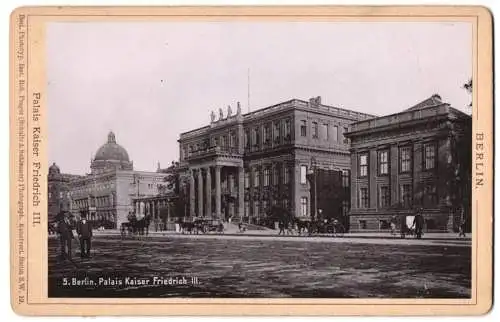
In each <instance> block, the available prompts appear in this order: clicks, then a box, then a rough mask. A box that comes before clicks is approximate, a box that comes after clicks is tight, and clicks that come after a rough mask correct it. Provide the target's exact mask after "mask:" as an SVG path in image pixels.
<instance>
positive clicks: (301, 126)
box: [300, 121, 307, 136]
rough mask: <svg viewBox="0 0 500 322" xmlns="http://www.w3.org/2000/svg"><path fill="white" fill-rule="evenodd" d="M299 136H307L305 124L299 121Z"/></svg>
mask: <svg viewBox="0 0 500 322" xmlns="http://www.w3.org/2000/svg"><path fill="white" fill-rule="evenodd" d="M300 136H307V122H306V121H300Z"/></svg>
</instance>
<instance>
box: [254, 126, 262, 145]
mask: <svg viewBox="0 0 500 322" xmlns="http://www.w3.org/2000/svg"><path fill="white" fill-rule="evenodd" d="M259 144H260V135H259V128H257V127H256V128H255V129H253V146H254V147H257V146H259Z"/></svg>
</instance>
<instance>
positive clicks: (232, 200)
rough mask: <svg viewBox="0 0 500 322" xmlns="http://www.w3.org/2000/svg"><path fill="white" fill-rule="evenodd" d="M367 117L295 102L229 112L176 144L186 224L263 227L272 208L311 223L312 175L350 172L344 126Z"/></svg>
mask: <svg viewBox="0 0 500 322" xmlns="http://www.w3.org/2000/svg"><path fill="white" fill-rule="evenodd" d="M372 117H373V116H372V115H368V114H363V113H358V112H354V111H350V110H346V109H341V108H337V107H333V106H328V105H324V104H322V103H321V98H320V97H317V98H313V99H311V100H309V102H306V101H302V100H298V99H293V100H290V101H287V102H283V103H280V104H276V105H273V106H270V107H267V108H264V109H261V110H257V111H254V112H251V113H248V114H245V115H243V114H242V113H241V108H240V105H239V103H238V105H237V109H236V113H234V114H233V113H232V110H231V107H228V110H227V114H226V115H225V116H224V113H223V110H222V109H220V110H219V115H218V117H217V116H216V115H215V113H214V112H212V114H211V122H210V124H209V125H207V126H205V127H202V128H199V129H196V130H193V131H189V132H185V133H182V134H181V135H180V139H179V149H180V151H179V152H180V160H179V165H180V168H181V172H182V179H181V187H182V188H181V189H184V192H185V194H186V195H187V196H189V197H188V198H189V202H188V207H189V209H188V211H187V213H188V214H189V216H191V217H218V218H221V217H222V218H226V219H227V218H229V217H231V218H234V219H235V220H243V221H246V222H251V223H257V224H258V223H260V222H261V221H262V220H263V219H264V218H265V217H266V216H267V215H268V210H269V209H270V207H272V206H280V207H282V208H285V209H287V210H289V211H290V212H291V213H292V215H294V216H296V217H310V216H311V215H314V214H312V212H313V210H312V207H311V183H310V180H308V179H307V175H308V173H310V172H311V170H313V169H330V170H341V171H343V173H344V174H345V175H346V176H348V175H349V169H350V157H349V142H348V140H347V138H346V137H344V132H347V129H348V126H349V124H351V123H353V122H356V121H360V120H365V119H368V118H372Z"/></svg>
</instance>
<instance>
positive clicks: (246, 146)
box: [245, 130, 250, 149]
mask: <svg viewBox="0 0 500 322" xmlns="http://www.w3.org/2000/svg"><path fill="white" fill-rule="evenodd" d="M249 138H250V133H249V131H248V130H246V131H245V148H247V149H249V148H250V140H249Z"/></svg>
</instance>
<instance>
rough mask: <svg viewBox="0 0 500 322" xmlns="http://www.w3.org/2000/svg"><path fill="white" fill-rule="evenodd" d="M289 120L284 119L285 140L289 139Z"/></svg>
mask: <svg viewBox="0 0 500 322" xmlns="http://www.w3.org/2000/svg"><path fill="white" fill-rule="evenodd" d="M290 132H291V131H290V120H285V134H284V136H285V140H290Z"/></svg>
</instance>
